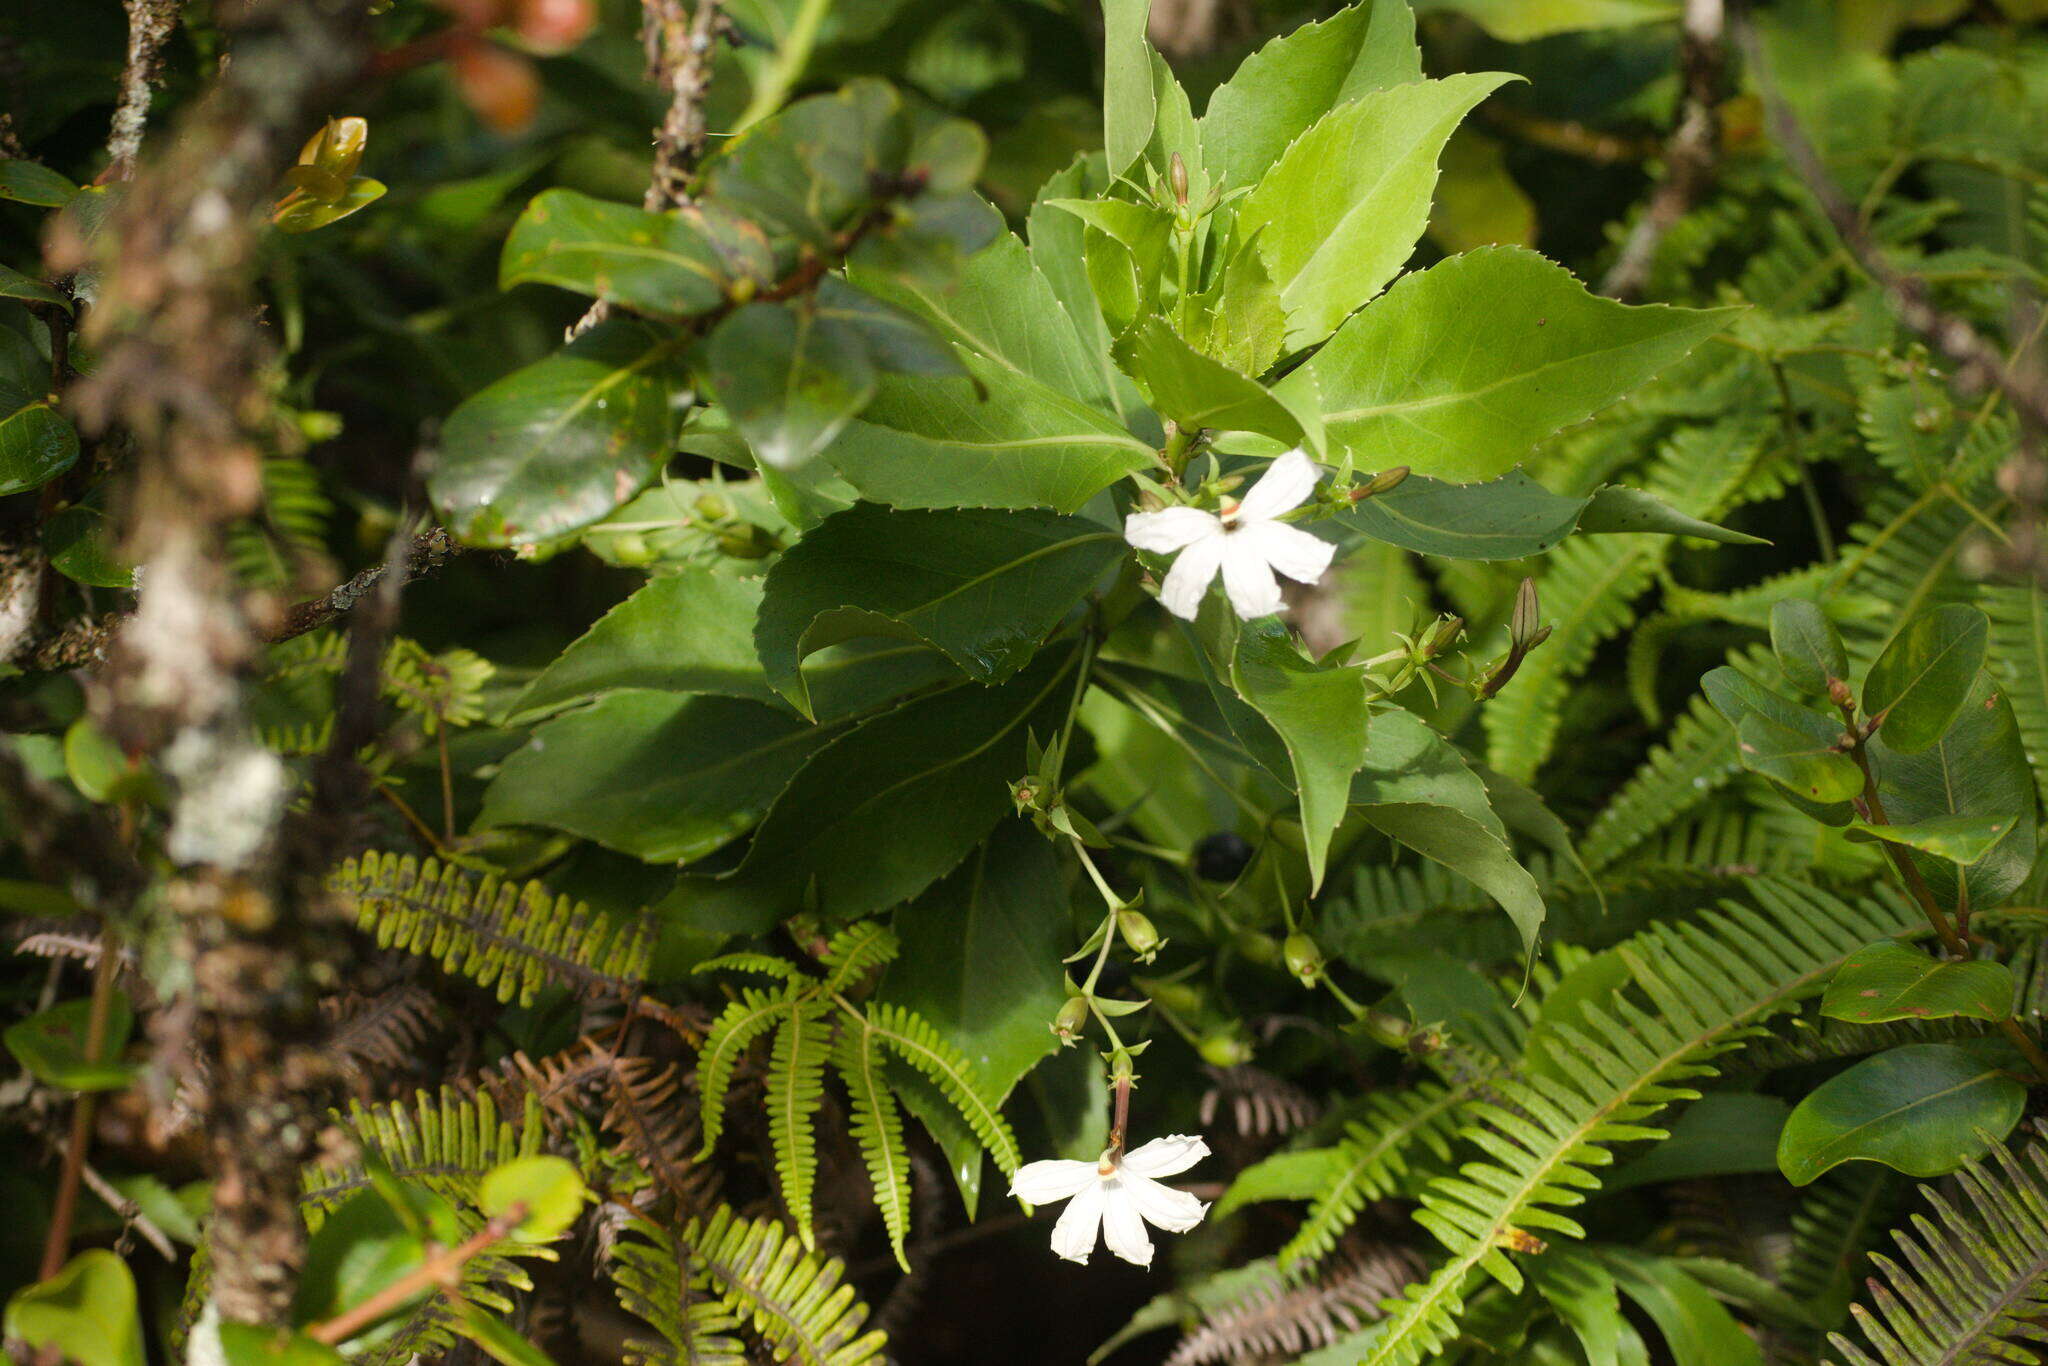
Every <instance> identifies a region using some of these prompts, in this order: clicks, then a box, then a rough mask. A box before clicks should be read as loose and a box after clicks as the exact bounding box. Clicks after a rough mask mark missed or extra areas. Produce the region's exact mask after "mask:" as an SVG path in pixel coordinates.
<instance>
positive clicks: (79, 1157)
mask: <svg viewBox="0 0 2048 1366" xmlns="http://www.w3.org/2000/svg"><path fill="white" fill-rule="evenodd" d="M101 936H102V941H103V947H102V949H101V952H100V961H99V964H98V966H97V967H95V968H94V970H93V977H92V1007H91V1014H90V1015H89V1016H87V1019H86V1026H85V1061H86V1064H87V1065H88V1066H90V1065H92V1064H94V1063H97V1062H98V1061H99V1060H100V1052H101V1050H103V1049H104V1048H105V1047H106V1043H107V1016H108V1014H109V1012H110V1011H111V1009H112V1007H113V1001H114V978H115V976H116V975H117V974H118V972H119V964H120V961H121V955H120V953H119V952H118V951H117V952H113V953H109V952H107V951H106V949H107V948H110V947H113V945H111V944H106V943H105V942H104V941H106V940H110V939H111V938H112V937H113V931H112V929H111V928H109V929H104V930H102V931H101ZM98 1102H99V1096H98V1094H97V1093H96V1092H92V1091H81V1092H79V1093H78V1099H77V1100H75V1101H73V1102H72V1103H71V1104H72V1109H71V1133H70V1136H69V1137H67V1138H66V1139H65V1140H64V1165H63V1167H62V1169H61V1170H60V1171H59V1172H58V1175H57V1196H56V1199H55V1200H53V1201H52V1202H51V1205H50V1228H49V1232H48V1233H47V1234H46V1235H45V1236H44V1239H43V1265H42V1270H41V1271H40V1273H38V1275H37V1277H36V1279H37V1280H43V1281H47V1280H49V1279H50V1277H52V1276H54V1275H56V1274H57V1273H58V1272H59V1271H62V1270H63V1269H64V1262H65V1259H66V1258H67V1257H69V1256H70V1255H71V1225H72V1221H73V1220H74V1219H75V1218H76V1217H77V1214H78V1182H79V1177H80V1176H81V1174H82V1173H83V1172H84V1170H85V1149H86V1146H87V1145H88V1144H90V1143H91V1142H92V1116H93V1111H94V1109H95V1108H96V1106H97V1105H98Z"/></svg>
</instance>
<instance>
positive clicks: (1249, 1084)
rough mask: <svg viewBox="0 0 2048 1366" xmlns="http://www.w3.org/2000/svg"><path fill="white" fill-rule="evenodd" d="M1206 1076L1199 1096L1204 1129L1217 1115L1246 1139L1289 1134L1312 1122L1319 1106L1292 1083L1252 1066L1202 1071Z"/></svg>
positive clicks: (1205, 1069) (1212, 1068)
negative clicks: (1226, 1117)
mask: <svg viewBox="0 0 2048 1366" xmlns="http://www.w3.org/2000/svg"><path fill="white" fill-rule="evenodd" d="M1202 1070H1203V1071H1204V1072H1207V1073H1208V1074H1209V1080H1210V1083H1211V1084H1210V1087H1209V1089H1208V1091H1207V1092H1205V1093H1204V1094H1203V1096H1202V1104H1201V1110H1200V1114H1201V1117H1202V1124H1203V1126H1204V1127H1207V1126H1209V1125H1212V1124H1214V1123H1215V1122H1216V1116H1217V1115H1218V1114H1219V1113H1224V1114H1228V1115H1229V1116H1230V1118H1231V1121H1232V1122H1233V1123H1234V1124H1235V1125H1236V1126H1237V1131H1238V1132H1239V1133H1240V1134H1244V1135H1247V1136H1250V1137H1258V1138H1266V1137H1270V1136H1273V1135H1276V1134H1289V1133H1293V1132H1294V1131H1295V1130H1296V1129H1302V1128H1306V1127H1307V1126H1309V1125H1311V1124H1313V1123H1315V1122H1316V1120H1317V1118H1319V1117H1320V1116H1321V1115H1322V1113H1323V1107H1322V1106H1321V1105H1320V1104H1318V1103H1317V1101H1316V1099H1315V1098H1314V1097H1313V1096H1311V1095H1309V1094H1308V1092H1306V1091H1304V1090H1302V1089H1301V1088H1300V1087H1299V1086H1296V1085H1295V1084H1294V1083H1293V1082H1291V1081H1287V1080H1284V1079H1283V1078H1280V1077H1276V1076H1274V1075H1273V1074H1272V1073H1271V1072H1266V1071H1261V1070H1260V1069H1259V1068H1256V1067H1209V1066H1206V1065H1205V1066H1204V1067H1203V1068H1202Z"/></svg>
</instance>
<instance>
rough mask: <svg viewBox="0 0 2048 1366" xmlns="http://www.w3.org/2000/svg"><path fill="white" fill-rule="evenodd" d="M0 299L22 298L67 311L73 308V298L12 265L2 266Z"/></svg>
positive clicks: (29, 301)
mask: <svg viewBox="0 0 2048 1366" xmlns="http://www.w3.org/2000/svg"><path fill="white" fill-rule="evenodd" d="M0 299H20V300H21V301H22V302H24V303H31V304H50V305H53V306H55V307H57V308H61V309H63V310H64V311H65V312H66V313H70V312H72V311H74V310H73V308H72V304H71V300H69V299H67V298H66V297H64V295H62V294H60V293H58V292H57V291H56V290H54V289H52V288H50V287H49V286H48V285H46V284H44V283H43V282H42V281H41V280H38V279H36V278H35V277H34V276H33V275H23V274H22V273H21V272H20V271H18V270H16V269H14V268H13V267H12V266H0Z"/></svg>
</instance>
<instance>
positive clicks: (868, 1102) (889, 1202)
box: [832, 1022, 910, 1274]
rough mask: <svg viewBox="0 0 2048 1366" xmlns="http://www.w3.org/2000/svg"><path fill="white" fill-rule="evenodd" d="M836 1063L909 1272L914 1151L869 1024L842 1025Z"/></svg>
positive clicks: (885, 1218) (892, 1244)
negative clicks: (907, 1144) (907, 1142)
mask: <svg viewBox="0 0 2048 1366" xmlns="http://www.w3.org/2000/svg"><path fill="white" fill-rule="evenodd" d="M832 1063H833V1066H834V1067H835V1068H836V1069H837V1070H838V1072H839V1076H840V1079H841V1080H842V1081H844V1082H845V1083H846V1092H847V1095H848V1096H849V1097H850V1098H851V1100H852V1102H853V1124H852V1129H853V1137H854V1141H855V1142H856V1143H858V1144H859V1145H860V1151H861V1156H862V1157H863V1158H864V1159H865V1160H866V1162H867V1169H868V1182H869V1184H870V1185H872V1186H873V1187H874V1197H875V1205H876V1206H877V1207H878V1208H879V1209H880V1210H881V1211H882V1226H883V1228H884V1229H886V1230H887V1231H888V1234H889V1250H890V1251H891V1252H893V1253H895V1255H896V1265H898V1266H900V1267H902V1268H903V1270H904V1272H905V1274H908V1273H909V1271H910V1257H909V1254H908V1253H907V1252H906V1251H905V1250H904V1246H903V1243H904V1239H905V1238H906V1237H907V1236H908V1235H909V1232H910V1152H909V1149H908V1148H906V1147H905V1146H904V1142H903V1119H902V1116H901V1115H900V1114H899V1113H898V1112H897V1109H896V1097H895V1096H894V1095H893V1094H891V1093H890V1090H889V1084H888V1082H887V1081H886V1080H885V1079H884V1078H883V1076H882V1058H881V1055H880V1054H879V1053H877V1052H876V1051H875V1041H874V1031H873V1030H872V1029H870V1028H868V1027H867V1026H866V1024H865V1023H864V1022H863V1024H862V1025H861V1026H859V1027H853V1026H846V1027H843V1028H841V1029H840V1031H839V1038H838V1039H837V1041H836V1042H835V1043H834V1045H833V1051H832Z"/></svg>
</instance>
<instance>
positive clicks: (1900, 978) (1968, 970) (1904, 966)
mask: <svg viewBox="0 0 2048 1366" xmlns="http://www.w3.org/2000/svg"><path fill="white" fill-rule="evenodd" d="M2012 1002H2013V980H2012V969H2010V968H2008V967H2007V966H2006V965H2005V964H2003V963H1992V962H1970V963H1957V962H1949V961H1944V960H1942V959H1938V958H1934V957H1932V956H1930V955H1929V954H1928V953H1927V952H1926V951H1925V950H1923V949H1917V948H1914V947H1912V946H1911V945H1908V944H1901V943H1898V942H1897V941H1895V940H1889V939H1888V940H1886V941H1884V942H1883V943H1881V944H1872V945H1871V946H1870V947H1868V948H1866V949H1863V950H1861V951H1860V952H1858V953H1857V954H1856V955H1855V956H1854V957H1852V958H1850V959H1849V961H1848V962H1846V963H1844V964H1842V966H1841V967H1839V968H1837V969H1836V970H1835V975H1834V976H1833V977H1832V978H1830V979H1829V980H1828V989H1827V994H1826V995H1825V996H1823V997H1822V998H1821V1003H1820V1013H1821V1014H1823V1015H1825V1016H1827V1017H1828V1018H1829V1019H1831V1020H1848V1021H1851V1022H1852V1023H1855V1024H1878V1023H1881V1022H1882V1021H1885V1020H1905V1019H1916V1020H1941V1019H1950V1018H1953V1017H1955V1016H1964V1017H1966V1018H1969V1019H1973V1020H2003V1019H2005V1018H2006V1017H2007V1016H2009V1015H2011V1014H2012Z"/></svg>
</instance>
